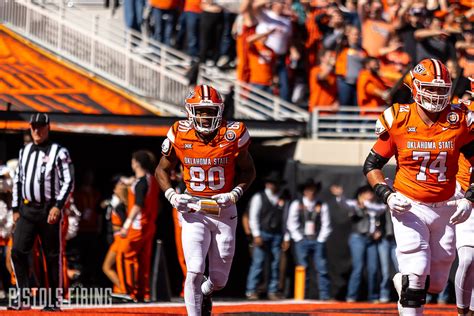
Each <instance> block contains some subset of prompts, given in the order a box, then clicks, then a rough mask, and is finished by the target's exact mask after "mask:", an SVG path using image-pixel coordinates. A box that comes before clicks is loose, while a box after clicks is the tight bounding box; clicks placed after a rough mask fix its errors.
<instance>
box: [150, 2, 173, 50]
mask: <svg viewBox="0 0 474 316" xmlns="http://www.w3.org/2000/svg"><path fill="white" fill-rule="evenodd" d="M150 5H151V6H152V7H153V9H152V10H153V11H152V12H153V19H154V22H155V29H154V32H153V38H154V39H155V40H157V41H159V42H162V43H164V44H166V45H171V38H172V36H173V31H174V27H175V24H176V20H177V18H178V14H179V11H178V9H179V0H150Z"/></svg>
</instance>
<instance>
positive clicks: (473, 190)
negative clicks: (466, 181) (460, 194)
mask: <svg viewBox="0 0 474 316" xmlns="http://www.w3.org/2000/svg"><path fill="white" fill-rule="evenodd" d="M464 197H465V198H466V200H469V201H471V203H474V183H471V185H470V186H469V188H467V190H466V194H464Z"/></svg>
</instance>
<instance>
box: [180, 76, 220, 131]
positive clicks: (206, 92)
mask: <svg viewBox="0 0 474 316" xmlns="http://www.w3.org/2000/svg"><path fill="white" fill-rule="evenodd" d="M185 106H186V111H187V113H188V118H189V120H191V122H192V123H193V125H194V128H195V129H196V131H198V132H199V133H202V134H210V133H212V132H214V131H215V130H216V129H217V128H219V127H220V126H221V123H222V114H223V112H224V101H223V99H222V96H221V94H220V93H219V92H218V91H217V90H216V89H214V88H213V87H211V86H208V85H205V84H203V85H197V86H195V87H194V88H193V89H192V90H191V91H189V93H188V95H187V96H186V99H185ZM200 111H203V112H204V115H200V114H199V112H200ZM211 112H212V113H211Z"/></svg>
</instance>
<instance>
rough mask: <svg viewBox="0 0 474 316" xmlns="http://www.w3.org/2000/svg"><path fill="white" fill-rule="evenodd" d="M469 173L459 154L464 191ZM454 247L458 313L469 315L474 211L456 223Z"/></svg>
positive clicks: (473, 300) (473, 301) (473, 306)
mask: <svg viewBox="0 0 474 316" xmlns="http://www.w3.org/2000/svg"><path fill="white" fill-rule="evenodd" d="M469 80H471V91H468V92H470V93H471V96H472V97H471V98H472V99H473V100H474V79H472V78H469ZM462 103H464V104H465V105H466V106H467V107H468V108H469V109H470V110H471V111H473V110H474V102H473V101H468V100H466V101H464V102H462ZM471 173H472V166H471V164H470V163H469V161H468V160H467V159H466V158H465V157H464V156H461V157H460V159H459V171H458V174H457V177H456V178H457V181H458V182H459V185H460V187H461V190H462V191H463V192H466V191H467V190H468V189H469V186H470V185H471V183H472V182H469V180H470V176H471ZM461 194H462V193H461ZM456 248H457V251H458V259H459V264H458V268H457V270H456V277H455V282H454V283H455V285H456V286H455V291H456V305H457V308H458V315H469V312H471V314H470V315H474V290H473V287H474V212H471V216H469V218H468V219H467V220H466V221H465V222H463V223H460V224H458V225H456Z"/></svg>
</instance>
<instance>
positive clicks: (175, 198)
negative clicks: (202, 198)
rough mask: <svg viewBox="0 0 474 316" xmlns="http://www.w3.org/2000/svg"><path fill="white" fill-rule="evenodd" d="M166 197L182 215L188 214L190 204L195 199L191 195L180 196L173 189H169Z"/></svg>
mask: <svg viewBox="0 0 474 316" xmlns="http://www.w3.org/2000/svg"><path fill="white" fill-rule="evenodd" d="M165 197H166V198H167V199H168V201H170V203H171V205H172V206H173V207H174V208H176V209H177V210H178V212H181V213H188V212H189V208H188V202H189V201H190V200H191V199H192V198H193V197H192V196H191V195H189V194H178V193H176V191H175V190H174V189H173V188H169V189H168V190H166V192H165Z"/></svg>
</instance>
